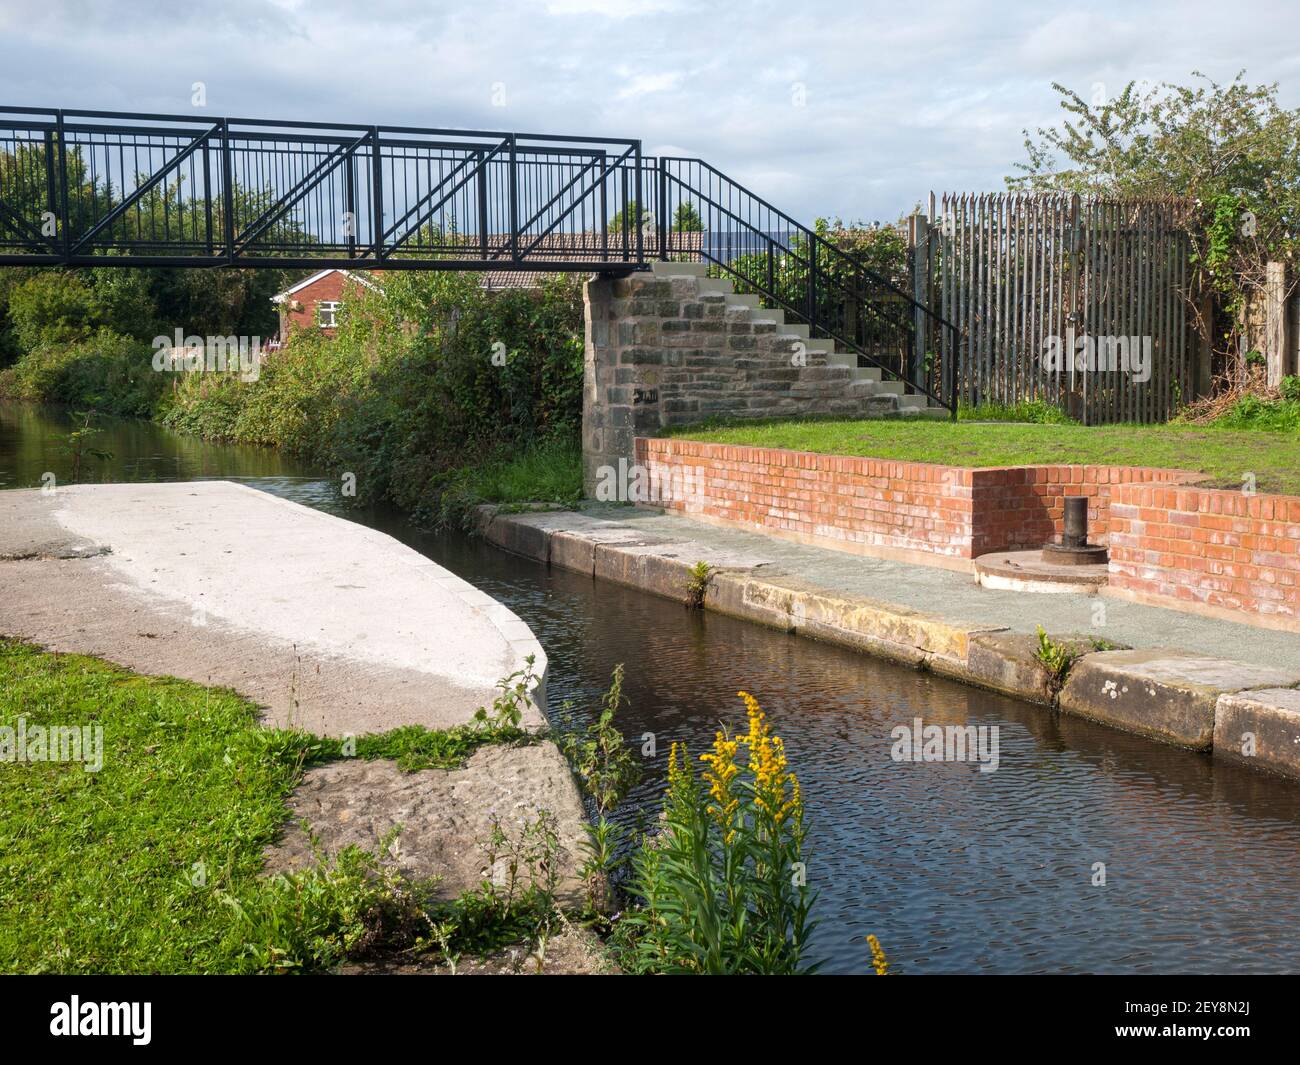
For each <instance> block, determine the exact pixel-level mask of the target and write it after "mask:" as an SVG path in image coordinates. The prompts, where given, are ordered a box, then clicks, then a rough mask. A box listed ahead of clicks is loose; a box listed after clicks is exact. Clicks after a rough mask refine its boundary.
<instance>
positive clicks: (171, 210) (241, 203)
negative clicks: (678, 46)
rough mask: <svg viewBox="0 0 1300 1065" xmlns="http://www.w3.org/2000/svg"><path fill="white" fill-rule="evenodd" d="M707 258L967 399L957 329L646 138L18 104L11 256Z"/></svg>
mask: <svg viewBox="0 0 1300 1065" xmlns="http://www.w3.org/2000/svg"><path fill="white" fill-rule="evenodd" d="M656 259H678V260H690V261H695V262H700V261H703V262H707V263H709V264H710V265H711V266H712V267H713V268H714V269H713V270H712V271H711V272H712V273H715V274H716V275H717V276H720V277H725V278H729V279H731V280H732V281H733V282H734V283H735V288H736V291H737V292H741V293H751V294H757V295H758V296H759V297H760V298H761V299H762V301H763V302H764V303H766V304H767V305H769V306H775V307H781V308H783V309H784V310H785V311H786V313H787V315H788V316H791V317H793V318H794V319H795V320H797V321H800V322H806V323H807V324H808V326H809V329H810V332H811V335H813V336H824V337H829V338H832V339H834V340H836V341H838V342H839V343H840V344H842V345H844V346H845V347H846V348H847V349H849V350H852V351H856V352H857V353H858V355H859V360H860V363H861V364H862V365H871V366H877V367H879V368H880V369H882V370H883V371H884V372H885V373H886V374H888V375H889V376H890V377H896V378H899V379H902V380H903V381H905V383H906V384H907V385H908V387H909V389H914V390H916V391H919V392H923V393H925V394H926V395H928V396H930V398H931V399H933V400H934V401H935V402H936V403H939V404H940V405H942V406H945V407H948V408H949V409H953V408H952V403H953V401H952V399H951V398H950V392H951V389H950V385H951V379H952V375H951V374H949V373H945V372H944V365H943V364H944V361H945V355H944V353H945V352H949V351H955V350H956V346H955V343H954V342H953V341H954V339H955V336H954V331H953V327H952V326H951V325H950V324H949V323H947V322H945V321H943V320H942V319H941V318H940V317H939V316H938V315H936V314H934V313H933V312H932V311H931V310H930V309H929V308H927V307H924V306H923V305H921V304H920V303H918V302H917V301H916V300H915V299H913V298H912V296H911V295H910V294H909V293H908V291H907V289H906V287H905V283H900V281H899V279H898V278H891V277H885V276H882V275H880V274H878V273H876V272H874V271H872V270H871V269H869V268H867V267H866V266H864V265H863V264H862V263H860V262H859V261H858V260H857V259H855V258H854V257H852V256H850V255H848V254H846V253H845V252H843V251H841V250H840V248H838V247H837V246H836V245H835V244H833V243H832V242H831V241H828V240H826V239H824V238H823V237H822V236H820V235H818V234H817V233H816V232H815V231H814V230H813V229H811V228H809V227H807V226H805V225H803V224H801V223H799V222H796V221H795V220H794V219H793V218H791V217H790V216H789V215H787V214H785V213H783V212H781V211H779V210H777V209H776V208H775V207H773V206H772V205H771V204H769V203H768V202H767V201H765V200H763V199H762V198H761V197H759V196H757V195H755V194H754V193H752V192H750V191H749V190H748V189H746V188H744V187H743V186H741V185H740V184H738V183H737V182H735V181H732V180H731V179H730V178H728V177H727V176H726V175H724V174H722V173H721V172H720V171H718V170H716V169H714V168H713V167H711V166H709V165H708V164H707V163H704V162H702V161H700V160H698V159H684V158H676V157H665V156H646V155H645V154H644V153H643V152H642V146H641V142H640V141H639V140H620V139H605V138H596V137H564V136H555V135H550V134H522V133H507V132H493V131H485V130H455V129H423V128H417V127H411V126H361V125H352V124H347V123H338V124H331V123H321V122H277V121H271V120H265V119H233V118H207V117H196V116H192V115H191V116H177V115H155V114H122V113H116V112H107V111H73V110H58V109H41V108H19V107H0V266H32V267H36V266H64V267H85V266H121V267H214V266H228V267H239V268H273V269H281V270H283V269H322V268H329V267H335V268H345V269H358V270H491V271H499V270H527V271H547V272H582V273H589V272H596V273H613V274H627V273H631V272H633V271H637V270H645V269H648V268H649V266H650V264H651V263H652V262H653V261H654V260H656Z"/></svg>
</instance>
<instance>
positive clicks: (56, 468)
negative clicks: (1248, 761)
mask: <svg viewBox="0 0 1300 1065" xmlns="http://www.w3.org/2000/svg"><path fill="white" fill-rule="evenodd" d="M69 428H70V424H69V422H68V419H67V416H66V415H63V414H59V413H56V412H50V411H38V410H34V409H31V408H24V407H17V406H5V405H0V488H16V487H35V486H39V485H40V483H41V477H42V474H43V473H46V472H52V473H54V474H55V476H56V477H58V478H59V479H60V481H62V480H64V479H65V478H66V477H67V476H68V465H69V457H68V455H67V453H66V449H65V446H64V444H63V441H64V439H65V437H66V433H67V432H68V431H69ZM96 446H97V447H101V448H105V449H107V450H108V451H110V452H112V458H111V459H109V460H107V461H96V460H90V465H89V467H88V468H87V469H86V470H85V471H84V472H83V477H82V479H83V480H131V481H153V480H178V479H202V478H225V479H229V480H235V481H239V482H241V483H244V484H248V485H251V486H253V487H255V488H260V489H263V490H265V491H268V492H271V493H273V494H275V495H279V496H283V497H285V498H288V499H292V500H295V501H297V502H300V503H304V504H306V505H308V506H313V507H319V508H321V509H323V510H328V511H330V512H333V513H342V514H344V515H345V516H347V517H351V518H354V519H355V520H359V521H363V522H365V523H367V524H370V525H373V526H375V527H377V528H380V529H383V530H384V531H385V532H388V533H391V534H392V535H394V536H396V537H397V538H399V539H401V540H403V541H405V542H406V543H408V544H410V545H411V546H413V547H414V548H416V549H417V550H419V551H421V552H423V553H424V554H425V555H427V556H428V557H429V558H431V559H433V560H434V561H436V562H438V563H439V564H441V565H443V566H446V567H447V568H448V569H451V570H453V571H454V572H456V573H458V574H460V575H461V576H463V577H464V578H466V579H467V580H469V581H471V582H472V583H474V584H475V585H477V586H478V587H480V588H482V589H483V590H484V591H486V592H487V593H488V594H490V595H492V596H494V597H496V598H497V599H499V600H501V601H502V602H504V603H506V604H507V605H508V606H509V607H510V608H511V609H512V610H514V611H515V612H516V613H517V614H518V615H519V616H520V617H522V618H523V619H524V620H525V621H526V622H527V623H528V624H529V625H530V626H531V627H532V628H533V631H534V632H535V633H536V634H537V636H538V638H539V639H540V640H541V642H542V644H543V646H544V647H545V648H546V650H547V653H548V655H549V656H550V663H551V667H550V668H551V674H550V681H549V687H550V697H551V699H552V704H553V706H554V705H555V704H558V703H559V702H560V701H562V700H564V699H572V700H573V701H574V702H575V703H576V704H577V706H578V707H579V708H591V707H593V706H594V705H595V703H596V700H597V698H598V696H599V694H600V693H601V692H602V691H603V690H604V688H605V687H606V686H607V684H608V678H609V673H610V671H611V670H612V669H613V667H614V665H615V664H616V663H619V662H622V663H624V664H625V666H626V670H627V681H626V685H625V692H626V694H627V695H628V697H629V698H630V705H629V706H628V707H627V708H626V709H624V710H623V711H622V712H621V714H620V716H619V719H618V724H619V727H620V728H621V729H622V731H623V733H624V735H625V736H627V737H628V738H629V739H630V740H633V741H635V742H636V743H637V744H638V746H639V744H640V741H641V737H642V736H643V734H645V733H654V736H655V740H656V743H657V747H658V750H659V752H660V757H659V758H658V759H656V760H653V761H651V762H649V763H648V772H647V776H646V779H645V780H644V782H643V783H642V785H641V786H640V787H639V789H638V790H637V792H636V794H635V795H634V796H633V799H634V803H635V804H639V805H640V806H641V807H643V808H644V807H647V806H648V805H649V804H652V803H654V802H655V800H656V797H657V794H658V793H659V791H660V789H661V787H662V783H663V781H662V768H663V762H664V757H663V755H664V753H665V752H666V751H667V750H668V745H669V744H670V743H671V742H672V741H673V740H685V741H686V742H688V743H689V744H690V745H691V747H692V748H693V749H694V750H695V751H700V750H702V749H703V747H704V746H705V745H706V744H707V743H708V742H709V740H710V739H711V737H712V733H713V730H714V728H715V727H716V726H717V725H718V723H719V722H727V723H729V724H731V725H732V726H738V725H739V724H740V723H741V721H742V719H743V712H742V707H741V704H740V702H739V700H738V699H737V698H736V695H735V693H736V691H737V690H738V689H741V688H744V689H746V690H748V691H751V692H753V693H754V694H755V695H756V696H757V697H758V698H759V700H760V701H761V703H762V704H763V706H764V708H765V709H766V710H767V712H768V714H769V716H770V718H771V721H772V723H773V725H774V727H775V730H776V731H777V732H778V733H779V734H780V735H781V736H783V737H784V738H785V741H786V744H787V749H788V752H789V756H790V760H791V763H792V766H793V768H794V769H795V770H796V772H797V773H798V774H799V777H800V779H801V781H802V782H803V788H804V795H805V797H806V803H807V816H808V818H809V821H810V824H811V836H810V852H811V853H810V855H809V865H808V876H809V881H810V883H811V884H812V885H813V886H814V887H815V888H816V889H817V890H818V891H819V893H820V896H819V900H818V904H817V911H816V912H817V917H818V918H819V920H820V924H819V926H818V929H817V932H816V936H815V951H814V953H815V955H816V957H817V958H818V959H819V960H820V961H821V962H822V964H823V971H826V972H862V971H864V970H865V969H868V968H869V951H868V949H867V946H866V943H865V942H864V937H865V936H866V935H867V934H868V933H874V934H875V935H877V936H879V938H880V940H881V942H882V943H883V944H884V946H885V948H886V950H887V951H888V953H889V957H890V959H891V961H892V962H893V963H894V966H895V968H896V969H897V971H899V972H901V973H954V972H979V973H1046V972H1064V973H1075V972H1079V973H1084V972H1124V973H1141V972H1159V973H1172V972H1280V971H1285V972H1291V971H1296V970H1298V969H1300V787H1295V786H1292V785H1289V784H1286V783H1284V782H1281V781H1278V780H1274V779H1272V778H1269V777H1266V776H1263V775H1260V774H1256V773H1253V772H1249V771H1247V770H1243V769H1235V768H1233V767H1227V766H1223V765H1216V764H1215V763H1213V762H1212V761H1211V760H1210V759H1209V758H1207V757H1204V756H1202V755H1197V754H1193V753H1190V752H1186V751H1179V750H1175V749H1172V748H1167V747H1162V746H1160V745H1158V744H1154V743H1149V742H1147V741H1145V740H1141V739H1138V738H1136V737H1131V736H1128V735H1125V734H1124V733H1120V732H1115V731H1112V730H1109V729H1103V728H1100V727H1098V726H1094V725H1090V724H1088V723H1086V722H1081V721H1077V720H1072V719H1070V718H1056V717H1054V716H1053V715H1051V714H1049V713H1048V712H1046V711H1044V710H1042V709H1039V708H1036V707H1031V706H1027V705H1024V704H1021V703H1018V702H1016V701H1014V700H1011V699H1005V698H1001V697H999V696H996V695H991V694H987V693H984V692H979V691H975V690H972V689H968V688H966V687H964V686H961V685H958V684H955V683H952V682H948V681H945V680H943V679H940V678H937V677H933V676H927V675H924V674H918V673H915V672H913V671H910V670H906V669H903V668H900V667H897V666H892V665H889V664H886V663H882V662H877V661H875V660H873V659H871V658H868V657H865V656H862V655H857V654H853V653H851V652H848V651H842V650H840V649H838V648H834V647H830V646H824V645H821V644H818V643H814V642H810V641H807V640H803V639H801V638H798V637H793V636H788V635H785V634H782V633H777V632H773V631H769V630H767V629H763V628H759V627H756V626H752V625H748V624H745V623H743V622H738V621H733V620H731V619H728V618H723V617H718V616H715V615H707V614H700V613H692V612H689V611H687V610H685V609H684V608H682V607H681V606H679V605H678V604H675V603H671V602H668V601H666V600H662V599H658V598H655V597H653V596H649V595H645V594H642V593H639V592H636V591H633V590H630V589H626V588H621V587H618V586H615V585H609V584H601V583H597V582H595V581H593V580H591V579H590V578H586V577H582V576H579V575H577V574H573V573H568V572H565V571H562V570H553V569H548V568H547V567H545V566H541V565H538V564H536V563H534V562H530V561H528V560H525V559H520V558H515V557H513V556H510V555H507V554H505V553H503V552H500V551H498V550H496V549H494V548H492V547H489V546H487V545H485V544H483V543H481V542H479V541H474V540H469V539H467V538H465V537H461V536H455V535H443V536H434V535H428V534H425V533H421V532H420V531H418V530H416V529H413V528H412V527H410V526H409V525H408V524H407V523H405V522H404V521H403V520H402V519H401V517H400V516H398V515H395V514H392V513H382V512H379V513H367V514H361V513H356V512H350V511H346V510H343V509H342V508H341V507H340V506H339V502H338V498H337V492H336V488H335V486H334V485H333V484H332V483H329V482H327V481H325V480H324V479H322V478H321V477H320V476H318V475H317V474H316V473H314V472H313V471H312V470H310V469H307V468H304V467H303V466H301V465H299V464H297V463H295V462H294V461H293V460H291V459H289V458H286V457H284V456H282V455H279V454H277V453H275V452H272V451H266V450H261V449H257V448H249V447H228V446H219V445H213V444H208V443H203V442H200V441H196V440H194V439H191V438H186V437H181V436H177V435H175V434H172V433H169V432H166V431H165V430H162V429H159V428H157V427H155V426H152V425H149V424H147V423H140V422H118V423H109V424H108V427H107V428H106V430H105V432H104V433H103V435H102V436H101V437H100V438H98V439H97V440H96ZM328 564H329V560H328V559H322V565H328ZM852 564H853V560H852V559H851V558H849V557H846V558H845V565H852ZM0 594H3V589H0ZM917 717H919V718H922V719H923V720H924V722H925V723H927V724H931V723H934V724H954V725H974V726H977V727H978V726H989V727H992V726H996V727H997V729H998V738H999V763H998V768H997V770H996V771H995V772H980V771H979V766H978V764H976V763H971V762H965V763H960V762H922V763H900V762H895V761H894V760H893V759H892V758H891V746H892V744H893V741H892V740H891V737H890V731H891V729H893V728H894V727H895V726H897V725H899V724H907V723H909V722H911V721H912V720H913V719H914V718H917ZM633 808H635V805H634V807H633ZM1098 863H1102V864H1104V867H1105V883H1104V884H1101V883H1094V881H1096V880H1097V879H1098V872H1099V870H1100V867H1099V865H1098Z"/></svg>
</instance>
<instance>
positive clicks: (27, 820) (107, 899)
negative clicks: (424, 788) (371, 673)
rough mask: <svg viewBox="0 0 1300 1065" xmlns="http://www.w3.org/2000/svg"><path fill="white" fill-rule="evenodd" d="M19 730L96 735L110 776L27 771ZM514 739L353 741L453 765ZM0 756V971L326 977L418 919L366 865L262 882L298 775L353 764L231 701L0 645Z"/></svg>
mask: <svg viewBox="0 0 1300 1065" xmlns="http://www.w3.org/2000/svg"><path fill="white" fill-rule="evenodd" d="M20 718H21V719H22V720H23V723H24V724H23V728H24V730H25V734H26V735H27V736H28V737H29V738H34V737H35V736H36V733H35V732H34V731H33V730H34V729H36V728H38V727H39V728H42V729H46V730H48V729H50V728H51V726H77V727H79V728H80V727H82V726H91V727H92V728H93V727H95V726H98V727H100V728H102V730H103V733H102V736H103V741H102V765H101V766H100V767H99V768H98V770H97V771H88V769H87V763H86V762H72V761H62V762H60V761H42V760H38V759H36V758H32V757H31V756H30V752H32V751H33V750H34V746H33V742H31V739H29V742H28V743H27V744H26V747H25V749H26V750H27V751H28V752H29V757H28V758H27V759H25V760H21V759H19V758H18V757H16V755H17V753H18V743H17V736H18V730H19V719H20ZM87 735H90V734H87ZM515 738H518V732H517V730H516V729H514V728H513V727H512V726H504V725H503V726H495V725H494V726H491V727H487V728H477V729H475V728H468V727H467V728H462V729H452V730H447V731H442V732H436V731H431V730H426V729H420V728H416V727H408V728H403V729H398V730H396V731H394V732H390V733H386V734H384V735H383V736H374V737H361V738H359V739H358V743H357V750H356V755H357V756H359V757H363V758H366V757H371V758H379V757H387V758H394V759H397V760H398V762H399V764H400V765H402V766H403V767H404V768H409V769H416V768H422V767H425V766H453V765H459V764H460V763H461V761H462V760H463V759H464V757H465V756H466V755H467V754H468V753H470V751H472V750H474V749H475V748H476V747H478V746H479V745H481V744H482V743H486V742H497V741H499V740H503V739H505V740H510V739H515ZM93 747H94V744H93V742H92V743H91V744H90V746H89V747H88V748H86V750H90V749H91V748H93ZM0 754H3V759H4V760H0V898H2V899H3V900H4V920H3V921H0V973H32V972H60V973H92V972H107V973H121V972H126V973H223V972H224V973H229V972H235V973H238V972H268V971H298V970H312V969H323V968H328V967H329V966H331V965H333V964H334V963H336V962H338V961H341V960H343V959H344V958H346V957H348V956H349V955H350V953H351V952H352V950H353V947H354V946H355V945H356V944H358V943H365V942H374V940H375V938H376V936H375V933H376V931H377V928H376V925H377V924H378V925H380V926H382V927H383V928H394V927H397V928H402V927H408V926H410V925H411V924H412V923H413V922H416V920H417V919H418V918H419V917H420V916H421V914H420V913H419V912H415V911H411V912H408V913H406V914H405V916H406V917H407V918H409V920H399V919H398V918H400V917H402V916H403V914H402V912H401V911H403V910H407V911H410V909H411V907H412V906H417V905H418V902H417V900H416V899H415V898H414V896H413V894H412V893H411V892H409V891H408V890H407V885H402V884H400V883H398V882H397V881H395V880H394V878H393V876H392V874H390V873H386V872H385V871H384V870H381V869H379V868H378V867H377V864H376V863H375V861H374V858H373V856H371V855H368V854H365V853H364V852H361V851H352V852H345V853H344V855H342V856H341V857H340V858H339V859H337V860H336V861H334V862H331V863H324V864H321V865H318V866H317V867H316V868H314V869H311V870H308V871H306V872H304V873H297V874H294V875H293V876H290V877H287V878H284V877H280V878H267V877H263V876H261V875H260V873H261V867H262V849H263V847H264V846H265V845H266V844H267V843H268V842H270V841H271V840H273V839H274V838H275V835H276V832H277V829H278V828H279V826H280V824H281V822H282V821H283V819H284V817H285V812H286V807H285V799H286V797H287V796H288V794H289V792H290V791H291V790H292V788H293V787H294V785H295V784H296V783H297V782H298V780H299V778H300V777H301V774H302V770H303V768H304V767H305V766H307V765H310V764H313V763H315V762H320V761H324V760H328V759H332V758H338V757H341V756H342V754H343V752H342V750H341V744H340V741H338V740H326V739H321V738H319V737H316V736H312V735H309V734H307V733H304V732H292V731H284V730H275V729H265V728H261V727H259V726H258V725H257V723H256V707H254V706H253V705H252V704H251V703H249V702H247V701H246V700H244V699H243V698H241V697H239V696H238V695H236V694H235V693H233V692H230V691H226V690H220V689H213V688H205V687H202V686H201V685H197V684H191V683H189V682H186V681H181V680H176V679H174V678H170V677H143V676H138V675H136V674H134V673H131V672H128V671H126V670H123V669H119V668H117V667H115V666H112V665H109V664H107V663H105V662H102V661H99V660H96V659H93V658H86V657H82V656H78V655H55V654H47V653H44V652H42V651H40V650H39V649H37V648H34V647H32V646H30V645H28V644H25V643H22V642H18V641H13V640H6V639H2V638H0ZM88 761H89V760H88Z"/></svg>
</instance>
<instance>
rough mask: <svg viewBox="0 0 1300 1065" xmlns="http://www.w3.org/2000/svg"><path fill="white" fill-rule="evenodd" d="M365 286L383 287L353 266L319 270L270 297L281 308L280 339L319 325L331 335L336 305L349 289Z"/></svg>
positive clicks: (374, 290)
mask: <svg viewBox="0 0 1300 1065" xmlns="http://www.w3.org/2000/svg"><path fill="white" fill-rule="evenodd" d="M359 287H360V288H368V289H370V290H371V291H372V292H382V291H383V287H382V286H381V285H380V284H379V282H378V281H377V280H376V279H375V277H374V276H373V275H371V274H368V273H361V272H359V271H355V270H318V271H317V272H316V273H314V274H312V275H311V276H310V277H306V278H303V280H301V281H299V282H298V283H297V284H296V285H292V286H290V287H289V288H287V289H285V290H284V291H283V292H278V293H276V294H275V295H274V296H272V297H271V302H272V303H274V304H276V305H277V306H278V307H279V309H280V342H281V343H283V342H284V341H286V340H288V339H289V334H290V333H291V332H292V331H293V330H296V329H319V330H320V331H321V332H322V333H324V334H325V335H326V336H333V335H334V332H335V329H336V328H337V324H338V313H339V308H340V307H342V306H343V300H344V297H345V294H346V292H347V291H348V290H349V289H352V290H353V291H356V289H357V288H359Z"/></svg>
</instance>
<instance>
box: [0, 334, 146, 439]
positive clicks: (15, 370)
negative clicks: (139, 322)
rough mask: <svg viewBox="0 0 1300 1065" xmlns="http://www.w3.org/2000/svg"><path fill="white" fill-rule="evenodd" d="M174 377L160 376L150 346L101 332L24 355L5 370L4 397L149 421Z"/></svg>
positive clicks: (1, 374)
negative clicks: (65, 405)
mask: <svg viewBox="0 0 1300 1065" xmlns="http://www.w3.org/2000/svg"><path fill="white" fill-rule="evenodd" d="M171 376H172V375H170V374H163V373H157V372H155V370H154V369H153V349H152V348H150V347H149V346H148V345H147V344H144V343H141V342H140V341H138V340H136V339H134V338H132V337H129V336H123V335H122V334H120V333H115V332H113V331H112V330H110V329H106V328H101V329H99V330H97V331H96V332H95V333H93V334H92V335H90V336H88V337H85V338H83V339H80V340H76V341H73V342H71V343H68V344H65V345H56V344H47V345H45V346H42V347H37V348H33V349H32V350H30V351H27V352H25V353H24V354H23V355H21V356H20V357H19V359H18V361H17V362H15V363H14V364H13V365H12V366H10V367H8V368H7V369H5V370H4V371H0V395H5V396H9V397H12V398H15V399H25V400H32V401H35V402H41V403H63V404H68V405H71V406H75V407H81V408H92V409H94V410H97V411H100V412H102V413H106V414H119V415H125V416H128V417H149V416H150V415H151V414H153V412H154V411H155V410H156V409H157V407H158V404H159V402H160V399H161V397H162V395H163V394H164V392H165V391H166V389H167V387H168V379H169V378H170V377H171Z"/></svg>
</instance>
